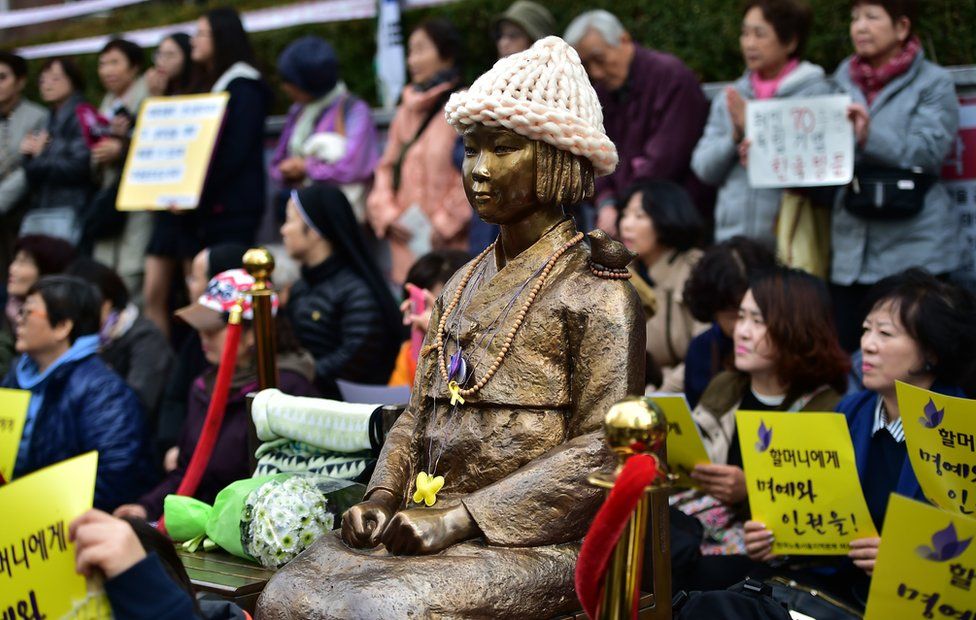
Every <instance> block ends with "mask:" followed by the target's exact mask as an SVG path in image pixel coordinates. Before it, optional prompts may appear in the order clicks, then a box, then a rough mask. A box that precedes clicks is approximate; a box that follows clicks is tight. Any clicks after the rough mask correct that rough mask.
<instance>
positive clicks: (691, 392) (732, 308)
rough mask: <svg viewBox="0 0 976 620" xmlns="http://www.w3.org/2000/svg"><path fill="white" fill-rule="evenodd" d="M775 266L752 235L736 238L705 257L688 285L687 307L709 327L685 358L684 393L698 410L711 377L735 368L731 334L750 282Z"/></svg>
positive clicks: (697, 265)
mask: <svg viewBox="0 0 976 620" xmlns="http://www.w3.org/2000/svg"><path fill="white" fill-rule="evenodd" d="M775 264H776V259H775V257H774V256H773V253H772V252H771V251H770V250H769V248H767V247H766V246H765V245H763V244H761V243H759V242H758V241H753V240H752V239H749V238H748V237H741V236H739V237H732V238H731V239H729V240H728V241H723V242H722V243H719V244H716V245H714V246H712V247H710V248H708V249H707V250H705V254H703V255H702V257H701V260H699V261H698V262H697V263H696V264H695V267H694V269H692V270H691V275H690V276H688V279H687V280H686V281H685V287H684V303H685V306H687V308H688V312H690V313H691V316H692V317H693V318H694V319H695V320H696V321H700V322H702V323H711V327H710V328H708V329H707V330H705V331H703V332H702V333H700V334H698V335H697V336H695V337H694V338H692V339H691V342H690V343H688V352H687V353H686V354H685V364H684V389H683V390H678V391H684V394H685V398H686V399H688V405H689V406H690V407H691V408H692V409H694V408H695V406H696V405H697V404H698V399H699V398H701V395H702V392H704V391H705V388H706V387H707V386H708V383H709V382H710V381H711V380H712V377H714V376H715V375H717V374H718V373H719V372H721V371H723V370H732V369H733V368H734V365H733V362H734V358H733V355H732V331H733V330H734V329H735V321H736V317H737V316H738V314H739V303H740V302H741V301H742V297H743V296H745V294H746V290H747V289H748V288H749V280H750V278H752V277H754V276H755V275H756V274H757V273H760V272H762V271H766V270H769V269H771V268H772V267H773V266H774V265H775Z"/></svg>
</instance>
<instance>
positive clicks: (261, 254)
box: [243, 247, 275, 290]
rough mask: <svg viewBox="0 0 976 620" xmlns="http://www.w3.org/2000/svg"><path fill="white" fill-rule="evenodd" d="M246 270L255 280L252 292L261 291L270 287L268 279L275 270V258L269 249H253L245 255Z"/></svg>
mask: <svg viewBox="0 0 976 620" xmlns="http://www.w3.org/2000/svg"><path fill="white" fill-rule="evenodd" d="M243 263H244V269H245V270H246V271H247V272H248V273H249V274H251V277H252V278H254V287H253V288H252V290H261V289H264V288H267V287H268V279H269V278H271V272H272V271H274V268H275V260H274V256H272V255H271V252H269V251H268V250H267V248H262V247H258V248H251V249H250V250H248V251H247V252H245V253H244V258H243Z"/></svg>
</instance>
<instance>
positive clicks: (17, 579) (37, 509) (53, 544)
mask: <svg viewBox="0 0 976 620" xmlns="http://www.w3.org/2000/svg"><path fill="white" fill-rule="evenodd" d="M97 465H98V453H97V452H89V453H87V454H83V455H81V456H78V457H75V458H73V459H69V460H67V461H62V462H61V463H58V464H57V465H51V466H50V467H46V468H44V469H42V470H40V471H37V472H34V473H32V474H30V475H27V476H24V477H23V478H19V479H17V480H15V481H13V482H11V483H9V484H7V485H5V486H3V487H0V523H2V524H3V525H2V527H0V610H2V611H3V612H4V614H6V615H5V617H11V618H64V617H69V618H105V617H110V616H109V615H108V606H107V601H106V599H105V597H104V594H102V593H101V592H100V590H98V589H93V591H92V592H89V587H88V585H87V584H86V582H85V578H84V577H82V576H81V575H78V574H77V573H75V552H74V544H72V543H71V542H70V541H69V540H68V525H69V524H70V523H71V521H72V520H73V519H74V518H75V517H77V516H78V515H80V514H82V513H84V512H85V511H86V510H88V509H89V508H91V506H92V499H93V498H94V495H95V470H96V467H97ZM11 610H13V611H12V612H11ZM8 612H10V613H8Z"/></svg>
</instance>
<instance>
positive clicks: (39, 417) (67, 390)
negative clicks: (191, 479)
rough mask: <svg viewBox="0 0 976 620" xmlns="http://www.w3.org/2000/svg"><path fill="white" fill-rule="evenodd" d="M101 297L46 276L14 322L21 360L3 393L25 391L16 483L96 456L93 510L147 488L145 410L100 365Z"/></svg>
mask: <svg viewBox="0 0 976 620" xmlns="http://www.w3.org/2000/svg"><path fill="white" fill-rule="evenodd" d="M100 303H101V302H100V299H99V294H98V291H96V290H95V289H94V287H92V286H91V285H90V284H88V283H87V282H84V281H82V280H79V279H77V278H73V277H70V276H48V277H45V278H42V279H41V280H39V281H38V282H37V283H36V284H35V285H34V286H33V287H31V289H30V291H29V292H28V294H27V299H26V301H25V302H24V305H23V308H22V309H21V313H20V317H19V319H18V321H17V351H18V352H20V353H23V355H22V356H21V357H20V359H19V360H18V361H17V364H16V365H15V366H14V368H12V369H11V370H10V372H9V373H8V374H7V376H6V378H5V379H4V380H3V387H8V388H14V389H22V390H30V392H31V399H30V405H29V406H28V411H27V420H26V422H25V423H24V431H23V434H22V436H21V440H20V448H19V450H18V452H17V461H16V465H15V466H14V478H15V479H16V478H19V477H21V476H25V475H27V474H29V473H31V472H33V471H35V470H38V469H41V468H42V467H46V466H48V465H53V464H55V463H58V462H60V461H63V460H65V459H68V458H71V457H74V456H78V455H79V454H83V453H85V452H89V451H91V450H97V451H98V473H97V475H96V478H95V507H96V508H101V509H103V510H112V509H113V508H115V507H116V506H118V505H119V504H122V503H124V502H126V501H131V500H132V499H134V498H135V497H137V496H138V494H139V493H141V492H142V491H143V490H144V489H145V486H146V484H147V482H148V480H147V478H148V473H149V460H148V452H147V442H146V432H145V426H144V425H143V419H142V417H143V414H142V408H141V407H140V405H139V399H138V398H136V395H135V393H133V392H132V390H131V389H129V388H128V387H127V386H126V385H125V382H123V381H122V379H121V378H119V376H118V375H116V374H115V373H114V372H112V371H111V370H109V368H108V367H106V366H105V364H104V363H103V362H102V361H101V360H100V359H99V358H98V355H97V353H98V325H99V319H98V313H99V307H100Z"/></svg>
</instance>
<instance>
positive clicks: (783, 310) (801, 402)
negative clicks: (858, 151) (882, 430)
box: [672, 267, 849, 589]
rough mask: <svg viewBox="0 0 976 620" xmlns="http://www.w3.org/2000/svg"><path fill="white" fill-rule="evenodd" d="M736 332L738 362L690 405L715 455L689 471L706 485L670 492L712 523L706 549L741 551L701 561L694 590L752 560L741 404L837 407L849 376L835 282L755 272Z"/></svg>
mask: <svg viewBox="0 0 976 620" xmlns="http://www.w3.org/2000/svg"><path fill="white" fill-rule="evenodd" d="M733 341H734V355H735V369H734V370H730V371H725V372H722V373H719V374H718V375H716V376H715V378H714V379H712V381H711V382H710V383H709V384H708V388H706V389H705V393H704V394H702V397H701V400H700V401H699V403H698V406H697V407H695V410H694V411H693V412H692V417H693V418H694V420H695V423H696V424H697V425H698V427H699V429H700V430H701V434H702V439H703V441H704V443H705V449H706V450H707V452H708V456H709V459H710V460H711V463H710V464H707V465H698V466H696V467H695V468H694V470H693V471H692V472H691V477H692V478H693V479H694V480H695V481H696V482H697V483H698V485H699V487H700V489H701V490H700V491H697V490H696V491H688V492H685V493H681V494H678V495H676V496H674V497H673V498H672V504H673V505H675V506H676V507H678V508H679V509H680V510H681V511H682V512H684V513H685V514H687V515H690V516H694V517H697V518H698V520H699V521H701V523H702V525H703V526H704V540H702V541H701V544H700V549H701V553H702V555H703V556H736V557H735V558H722V559H718V560H716V561H714V562H702V563H701V566H700V569H699V575H698V578H699V579H700V580H701V583H699V584H698V585H697V586H696V589H713V588H725V587H728V586H730V585H732V584H733V583H736V582H737V581H740V580H741V579H742V576H743V572H744V570H745V569H747V568H748V567H749V566H750V562H749V560H748V558H746V557H745V552H746V547H745V541H744V532H743V527H742V524H743V522H744V521H745V517H746V513H747V510H746V507H747V505H746V503H745V501H746V499H747V491H746V484H745V474H744V473H743V471H742V452H741V450H740V448H739V439H738V433H737V430H736V425H735V412H736V411H738V410H740V409H745V410H751V411H832V410H833V408H834V406H835V405H836V404H837V403H838V402H839V401H840V399H841V394H843V392H844V389H845V386H846V385H847V369H848V364H849V362H848V359H847V355H846V354H844V352H843V350H841V348H840V344H839V343H838V341H837V335H836V332H835V330H834V325H833V322H832V320H831V315H830V300H829V298H828V295H827V288H826V286H825V285H824V284H823V282H822V281H820V280H818V279H817V278H815V277H813V276H811V275H809V274H807V273H804V272H802V271H798V270H793V269H786V268H782V267H781V268H776V269H773V270H771V271H769V272H767V273H764V274H760V275H758V276H756V277H754V278H753V280H752V282H751V283H750V286H749V290H748V291H746V294H745V296H744V297H743V299H742V302H741V303H740V304H739V315H738V318H737V320H736V322H735V329H734V331H733ZM706 559H709V558H706Z"/></svg>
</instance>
